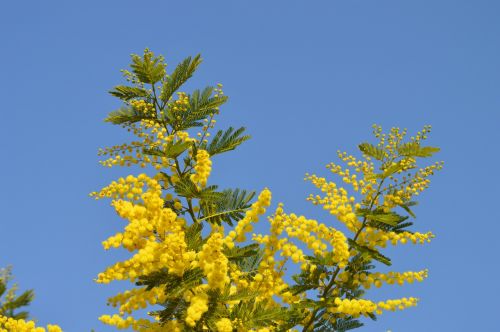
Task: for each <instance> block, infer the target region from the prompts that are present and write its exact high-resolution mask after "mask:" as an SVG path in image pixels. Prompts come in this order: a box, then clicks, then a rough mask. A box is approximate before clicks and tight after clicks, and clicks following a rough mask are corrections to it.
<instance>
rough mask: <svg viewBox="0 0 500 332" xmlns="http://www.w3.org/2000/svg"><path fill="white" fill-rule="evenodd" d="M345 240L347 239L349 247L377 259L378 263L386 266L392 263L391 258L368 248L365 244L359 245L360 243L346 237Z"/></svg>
mask: <svg viewBox="0 0 500 332" xmlns="http://www.w3.org/2000/svg"><path fill="white" fill-rule="evenodd" d="M347 241H348V243H349V246H350V247H351V248H354V249H356V250H357V251H358V252H360V253H361V254H363V255H365V256H367V257H369V258H372V259H374V260H376V261H379V262H380V263H382V264H385V265H387V266H390V265H392V263H391V259H390V258H389V257H386V256H384V255H382V254H381V253H380V252H378V251H377V250H375V249H371V248H368V247H367V246H363V245H360V244H358V243H356V241H353V240H352V239H348V240H347Z"/></svg>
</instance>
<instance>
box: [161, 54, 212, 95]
mask: <svg viewBox="0 0 500 332" xmlns="http://www.w3.org/2000/svg"><path fill="white" fill-rule="evenodd" d="M201 61H202V59H201V55H199V54H198V55H196V56H195V57H194V58H191V57H187V58H186V59H184V60H183V61H182V62H181V63H179V64H178V65H177V67H176V68H175V69H174V71H173V72H172V74H171V75H167V76H166V79H165V81H164V82H163V88H162V92H161V95H160V99H161V100H162V101H163V102H165V103H166V102H167V101H168V100H169V99H170V98H171V97H172V95H173V94H174V92H175V91H177V89H179V88H180V87H181V86H182V85H183V84H184V83H185V82H186V81H187V80H188V79H189V78H190V77H191V76H193V74H194V72H195V71H196V68H198V66H199V65H200V63H201Z"/></svg>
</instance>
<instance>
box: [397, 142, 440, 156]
mask: <svg viewBox="0 0 500 332" xmlns="http://www.w3.org/2000/svg"><path fill="white" fill-rule="evenodd" d="M439 151H440V149H439V148H436V147H432V146H425V147H421V146H420V143H418V142H409V143H405V144H401V145H400V146H399V147H398V152H399V154H400V155H401V156H406V157H421V158H426V157H432V155H433V154H434V153H436V152H439Z"/></svg>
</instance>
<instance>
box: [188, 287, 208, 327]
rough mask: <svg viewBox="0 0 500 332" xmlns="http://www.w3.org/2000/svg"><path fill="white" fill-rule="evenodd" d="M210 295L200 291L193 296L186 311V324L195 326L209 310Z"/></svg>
mask: <svg viewBox="0 0 500 332" xmlns="http://www.w3.org/2000/svg"><path fill="white" fill-rule="evenodd" d="M207 303H208V295H207V294H205V293H199V294H196V295H194V296H193V297H191V304H190V305H189V307H188V309H187V312H186V324H188V325H189V326H191V327H193V326H195V325H196V322H197V321H199V320H200V318H201V316H202V315H203V314H204V313H205V312H207V310H208V306H207Z"/></svg>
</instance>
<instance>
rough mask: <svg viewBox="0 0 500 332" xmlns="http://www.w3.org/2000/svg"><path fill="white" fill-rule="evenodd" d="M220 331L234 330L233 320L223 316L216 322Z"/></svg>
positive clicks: (228, 331) (230, 331)
mask: <svg viewBox="0 0 500 332" xmlns="http://www.w3.org/2000/svg"><path fill="white" fill-rule="evenodd" d="M215 326H216V327H217V331H218V332H232V331H233V325H232V324H231V320H229V319H228V318H221V319H219V320H218V321H217V323H215Z"/></svg>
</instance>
